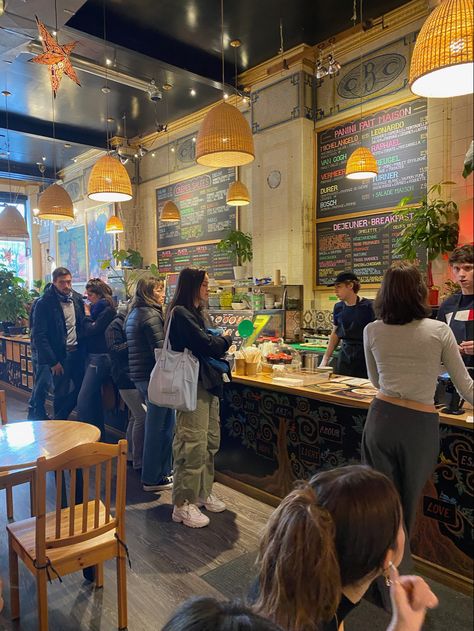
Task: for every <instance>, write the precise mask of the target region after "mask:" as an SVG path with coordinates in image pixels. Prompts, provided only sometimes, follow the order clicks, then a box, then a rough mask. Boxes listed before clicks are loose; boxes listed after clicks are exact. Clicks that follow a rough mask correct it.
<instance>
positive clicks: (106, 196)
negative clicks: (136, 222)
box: [87, 0, 132, 202]
mask: <svg viewBox="0 0 474 631" xmlns="http://www.w3.org/2000/svg"><path fill="white" fill-rule="evenodd" d="M105 2H106V0H104V24H103V30H104V49H105V51H106V50H107V38H106V35H107V32H106V28H105ZM105 56H106V55H105ZM104 68H105V86H104V87H103V88H102V92H103V93H104V94H105V109H106V116H105V121H106V122H105V126H106V146H107V151H108V148H109V92H110V89H109V86H108V74H107V64H106V65H105V66H104ZM87 196H88V197H89V199H93V200H95V201H97V202H128V201H129V200H130V199H132V183H131V182H130V177H129V175H128V173H127V169H126V168H125V167H124V166H123V164H122V163H121V162H120V160H117V158H113V157H112V156H110V155H108V153H107V155H105V156H102V158H99V159H98V160H97V162H96V163H95V164H94V166H93V167H92V171H91V174H90V177H89V182H88V184H87Z"/></svg>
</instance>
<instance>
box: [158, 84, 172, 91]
mask: <svg viewBox="0 0 474 631" xmlns="http://www.w3.org/2000/svg"><path fill="white" fill-rule="evenodd" d="M161 88H162V89H163V90H164V91H165V92H169V91H170V90H172V89H173V86H172V85H171V83H164V84H163V85H162V86H161Z"/></svg>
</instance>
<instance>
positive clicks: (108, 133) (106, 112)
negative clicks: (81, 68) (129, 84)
mask: <svg viewBox="0 0 474 631" xmlns="http://www.w3.org/2000/svg"><path fill="white" fill-rule="evenodd" d="M105 3H106V0H104V2H103V4H102V14H103V15H102V21H103V34H104V58H105V59H106V58H107V27H106V16H105V13H106V6H105ZM105 136H106V143H107V147H106V150H107V154H108V153H109V141H110V132H109V74H108V71H107V61H106V62H105Z"/></svg>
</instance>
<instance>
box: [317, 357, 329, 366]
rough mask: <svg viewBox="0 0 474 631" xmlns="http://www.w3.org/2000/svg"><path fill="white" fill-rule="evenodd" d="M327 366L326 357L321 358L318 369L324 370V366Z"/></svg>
mask: <svg viewBox="0 0 474 631" xmlns="http://www.w3.org/2000/svg"><path fill="white" fill-rule="evenodd" d="M327 365H328V358H327V357H323V358H322V360H321V363H320V364H319V367H320V368H324V367H325V366H327Z"/></svg>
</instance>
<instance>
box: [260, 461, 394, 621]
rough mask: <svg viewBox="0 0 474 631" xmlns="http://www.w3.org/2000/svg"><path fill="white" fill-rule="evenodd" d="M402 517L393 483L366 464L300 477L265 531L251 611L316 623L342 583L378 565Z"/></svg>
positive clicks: (331, 609)
mask: <svg viewBox="0 0 474 631" xmlns="http://www.w3.org/2000/svg"><path fill="white" fill-rule="evenodd" d="M400 523H401V507H400V500H399V497H398V493H397V491H396V489H395V487H394V485H393V483H392V482H391V481H390V480H389V479H388V478H387V477H386V476H384V475H383V474H381V473H379V472H377V471H374V470H372V469H370V468H369V467H365V466H362V465H354V466H349V467H342V468H340V469H333V470H331V471H323V472H321V473H318V474H316V475H315V476H313V478H311V480H310V481H309V483H308V482H300V483H299V484H298V488H296V489H295V490H294V491H292V492H291V493H290V494H289V495H287V496H286V497H285V499H284V500H283V501H282V502H281V504H280V505H279V507H278V508H277V509H276V510H275V512H274V513H273V514H272V516H271V517H270V520H269V522H268V524H267V527H266V529H265V532H264V534H263V537H262V540H261V543H260V550H259V555H258V559H257V566H258V568H259V577H258V579H259V596H258V599H257V601H256V602H255V605H254V609H255V611H257V613H259V614H261V615H263V616H267V617H268V618H270V619H271V620H273V621H274V622H275V623H276V624H279V625H280V626H282V627H283V628H284V629H291V631H316V630H317V629H318V628H319V625H320V624H321V622H322V621H328V620H331V619H332V618H333V617H334V614H335V613H336V611H337V607H338V605H339V602H340V599H341V594H342V589H343V587H345V586H348V585H353V584H357V583H359V582H361V581H362V580H363V579H364V578H367V577H370V576H374V577H375V576H376V575H377V574H378V573H379V572H380V571H381V569H382V567H383V562H384V559H385V556H386V554H387V552H388V550H389V549H391V548H392V549H393V548H395V545H396V539H397V534H398V530H399V527H400Z"/></svg>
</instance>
